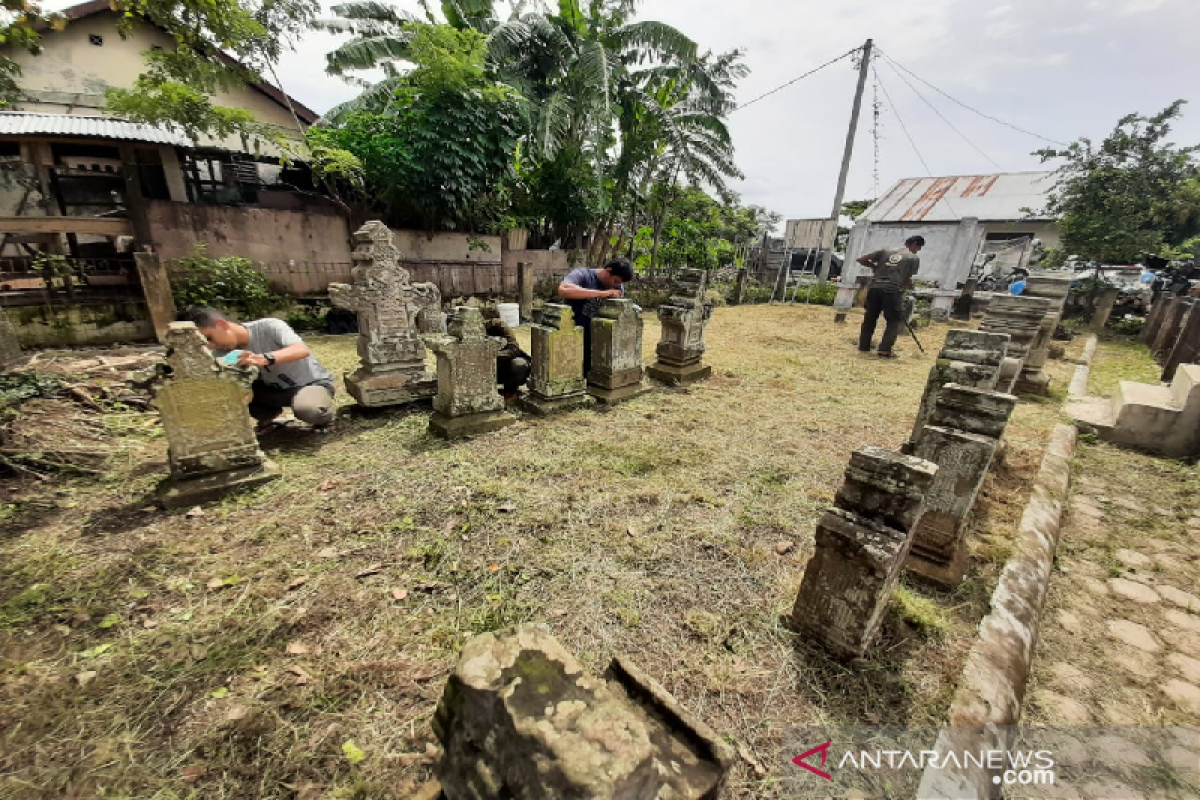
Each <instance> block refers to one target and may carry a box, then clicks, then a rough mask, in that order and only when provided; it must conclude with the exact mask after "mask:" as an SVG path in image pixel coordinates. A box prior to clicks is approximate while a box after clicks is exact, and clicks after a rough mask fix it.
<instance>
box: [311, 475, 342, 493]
mask: <svg viewBox="0 0 1200 800" xmlns="http://www.w3.org/2000/svg"><path fill="white" fill-rule="evenodd" d="M339 486H341V484H340V483H338V482H337V481H335V480H333V479H332V478H330V479H329V480H327V481H325V482H324V483H322V484H321V485H320V486H318V487H317V491H319V492H328V491H331V490H333V489H336V488H337V487H339Z"/></svg>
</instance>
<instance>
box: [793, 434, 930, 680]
mask: <svg viewBox="0 0 1200 800" xmlns="http://www.w3.org/2000/svg"><path fill="white" fill-rule="evenodd" d="M937 472H938V468H937V466H936V465H934V464H931V463H929V462H927V461H923V460H921V459H919V458H913V457H912V456H905V455H901V454H899V453H894V452H891V451H888V450H883V449H881V448H878V447H867V448H863V449H862V450H859V451H857V452H855V453H854V454H853V455H852V456H851V458H850V466H849V467H848V468H847V470H846V480H845V483H844V484H843V485H842V488H841V489H840V490H839V491H838V493H837V498H836V499H835V501H834V505H835V507H834V508H831V509H829V510H827V511H826V512H825V514H824V515H823V516H822V517H821V519H820V520H819V521H818V522H817V533H816V551H815V552H814V554H813V557H812V559H810V560H809V562H808V566H807V567H806V568H805V570H804V579H803V581H802V582H801V584H800V592H799V594H798V595H797V596H796V604H795V607H794V608H793V610H792V618H791V620H792V625H793V627H795V628H796V629H797V630H800V631H802V632H804V633H806V634H808V635H810V636H813V637H815V638H816V639H818V640H820V641H821V642H822V643H823V644H824V645H825V646H826V647H827V648H828V649H829V650H830V651H832V652H833V653H835V654H836V655H838V656H839V657H843V658H860V657H862V656H863V655H864V654H865V653H866V651H867V649H868V648H869V647H870V646H871V642H872V641H873V640H874V638H875V636H876V635H877V634H878V632H879V628H880V625H881V624H882V622H883V614H884V610H885V609H886V608H887V603H888V599H889V597H890V596H891V593H892V589H893V588H895V586H896V582H897V581H898V580H899V578H900V573H901V571H902V569H903V566H904V560H905V558H906V557H907V555H908V550H909V546H910V545H911V543H912V534H913V531H914V530H915V529H916V526H917V525H918V524H919V523H920V520H921V515H922V512H923V510H924V500H925V494H926V492H928V490H929V487H930V485H931V484H932V482H933V480H934V477H935V476H936V475H937Z"/></svg>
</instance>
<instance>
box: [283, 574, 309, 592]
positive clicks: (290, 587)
mask: <svg viewBox="0 0 1200 800" xmlns="http://www.w3.org/2000/svg"><path fill="white" fill-rule="evenodd" d="M306 583H308V578H307V577H303V578H296V580H294V581H292V582H291V583H289V584H288V586H287V588H288V591H289V592H290V591H292V590H293V589H299V588H300V587H301V586H303V585H304V584H306Z"/></svg>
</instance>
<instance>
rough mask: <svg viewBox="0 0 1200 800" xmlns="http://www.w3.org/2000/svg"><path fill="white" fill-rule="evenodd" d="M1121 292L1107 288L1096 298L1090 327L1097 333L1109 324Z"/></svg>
mask: <svg viewBox="0 0 1200 800" xmlns="http://www.w3.org/2000/svg"><path fill="white" fill-rule="evenodd" d="M1119 294H1120V292H1119V291H1118V290H1116V289H1105V290H1104V291H1102V292H1100V295H1099V296H1098V297H1097V298H1096V307H1095V308H1094V309H1092V321H1091V323H1090V324H1089V326H1088V327H1089V328H1090V329H1091V330H1093V331H1095V332H1097V333H1099V332H1100V331H1102V330H1104V326H1105V325H1107V324H1108V318H1109V317H1111V316H1112V310H1113V306H1114V305H1116V304H1117V295H1119Z"/></svg>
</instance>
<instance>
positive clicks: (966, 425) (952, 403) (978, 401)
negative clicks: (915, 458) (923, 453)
mask: <svg viewBox="0 0 1200 800" xmlns="http://www.w3.org/2000/svg"><path fill="white" fill-rule="evenodd" d="M1016 407H1017V398H1016V396H1015V395H1011V394H1005V393H1004V392H992V391H988V390H987V389H974V388H972V387H970V386H959V385H958V384H955V383H949V384H946V385H945V386H943V387H942V390H941V392H939V393H938V400H937V404H936V405H935V406H934V407H933V413H931V414H930V415H929V423H928V424H927V425H926V426H925V427H926V428H928V427H929V426H930V425H933V426H935V427H939V428H951V429H953V430H959V431H965V432H966V433H974V434H978V435H979V436H987V437H988V438H990V439H995V440H996V441H1000V439H1002V438H1003V437H1004V430H1005V428H1007V427H1008V421H1009V419H1010V418H1011V417H1012V413H1013V411H1014V410H1015V409H1016ZM916 444H917V447H918V448H919V447H920V444H921V440H920V439H918V440H917V442H916Z"/></svg>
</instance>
